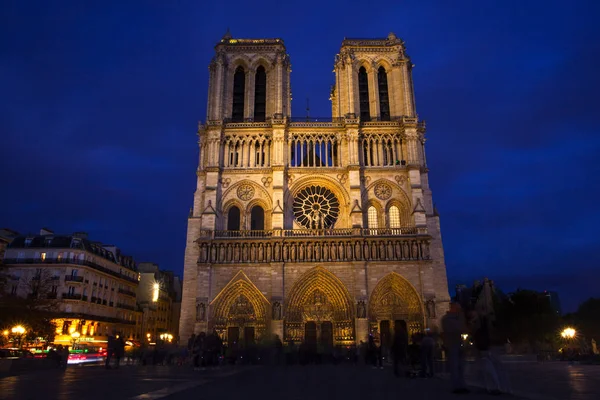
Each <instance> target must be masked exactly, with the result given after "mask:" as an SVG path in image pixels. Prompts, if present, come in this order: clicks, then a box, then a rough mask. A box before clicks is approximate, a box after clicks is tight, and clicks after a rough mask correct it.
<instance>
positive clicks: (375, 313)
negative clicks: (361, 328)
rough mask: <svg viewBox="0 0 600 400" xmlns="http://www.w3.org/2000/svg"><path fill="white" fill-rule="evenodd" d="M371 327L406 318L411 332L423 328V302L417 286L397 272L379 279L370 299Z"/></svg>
mask: <svg viewBox="0 0 600 400" xmlns="http://www.w3.org/2000/svg"><path fill="white" fill-rule="evenodd" d="M369 320H370V323H371V329H372V330H376V329H377V327H378V325H379V323H380V322H381V321H385V320H387V321H390V322H393V321H396V320H404V321H406V324H407V326H408V330H409V334H413V333H416V332H420V331H422V329H423V326H424V325H423V322H424V314H423V303H422V301H421V297H420V296H419V294H418V292H417V290H416V289H415V287H414V286H413V285H412V284H411V283H410V282H409V281H408V280H407V279H406V278H404V277H402V276H401V275H399V274H398V273H396V272H390V273H389V274H387V275H386V276H384V277H383V278H381V279H380V280H379V282H378V283H377V286H375V288H374V289H373V291H372V292H371V298H370V300H369Z"/></svg>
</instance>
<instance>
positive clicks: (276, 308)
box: [273, 301, 281, 321]
mask: <svg viewBox="0 0 600 400" xmlns="http://www.w3.org/2000/svg"><path fill="white" fill-rule="evenodd" d="M279 320H281V304H280V303H279V302H278V301H276V302H274V303H273V321H279Z"/></svg>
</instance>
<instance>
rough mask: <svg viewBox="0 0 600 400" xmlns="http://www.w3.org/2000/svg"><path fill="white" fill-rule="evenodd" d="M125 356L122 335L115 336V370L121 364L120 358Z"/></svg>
mask: <svg viewBox="0 0 600 400" xmlns="http://www.w3.org/2000/svg"><path fill="white" fill-rule="evenodd" d="M124 356H125V341H124V340H123V336H122V335H117V338H116V340H115V359H116V363H115V368H119V365H120V364H121V358H123V357H124Z"/></svg>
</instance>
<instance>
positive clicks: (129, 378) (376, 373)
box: [0, 365, 490, 400]
mask: <svg viewBox="0 0 600 400" xmlns="http://www.w3.org/2000/svg"><path fill="white" fill-rule="evenodd" d="M244 396H249V397H247V398H248V399H261V400H267V399H285V400H300V399H302V400H304V399H307V400H308V399H310V400H321V399H323V400H324V399H344V400H352V399H357V400H358V399H360V400H364V399H371V398H372V399H377V400H387V399H398V398H400V397H405V398H410V399H411V400H434V399H436V400H437V399H439V400H444V399H453V398H456V397H462V396H458V395H452V394H450V387H449V382H448V381H446V380H444V379H437V378H433V379H407V378H399V379H398V378H395V377H394V376H393V374H392V371H391V369H390V368H386V369H384V370H379V369H371V368H368V367H364V366H346V365H342V366H331V365H323V366H306V367H301V366H291V367H284V366H281V367H268V366H261V367H222V368H220V369H218V370H214V371H192V370H190V368H188V367H185V368H184V367H163V366H156V367H151V366H148V367H141V366H140V367H121V368H120V369H119V370H105V369H103V368H101V367H89V366H86V367H75V366H73V367H71V366H70V367H69V368H68V369H67V371H64V372H61V371H46V372H40V373H34V374H28V375H21V376H14V377H7V378H3V379H0V399H2V400H4V399H11V400H37V399H40V400H41V399H44V400H46V399H47V400H53V399H57V400H58V399H60V400H70V399H73V400H75V399H77V400H80V399H83V400H100V399H101V400H120V399H137V400H142V399H165V400H183V399H233V398H240V397H244ZM468 398H469V399H471V400H481V399H488V400H489V399H490V396H488V395H487V394H485V393H481V392H474V393H471V394H469V395H468Z"/></svg>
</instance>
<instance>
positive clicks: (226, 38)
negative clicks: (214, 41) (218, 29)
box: [221, 27, 232, 40]
mask: <svg viewBox="0 0 600 400" xmlns="http://www.w3.org/2000/svg"><path fill="white" fill-rule="evenodd" d="M231 38H232V36H231V32H229V27H227V32H225V34H224V35H223V38H222V39H221V40H229V39H231Z"/></svg>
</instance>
